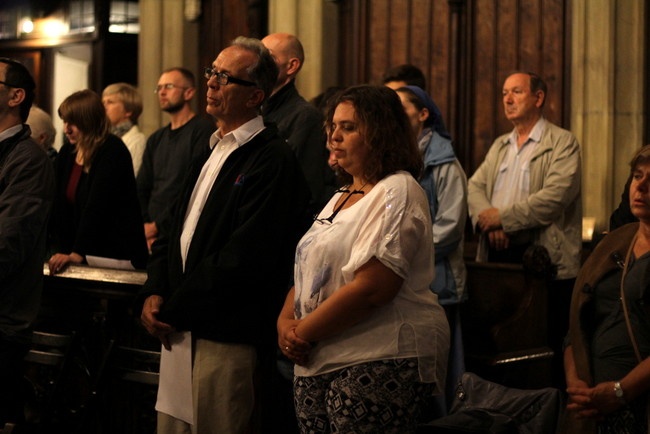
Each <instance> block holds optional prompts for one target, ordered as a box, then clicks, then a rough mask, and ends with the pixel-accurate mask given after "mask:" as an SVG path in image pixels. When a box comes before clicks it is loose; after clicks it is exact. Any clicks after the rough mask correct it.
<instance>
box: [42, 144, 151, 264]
mask: <svg viewBox="0 0 650 434" xmlns="http://www.w3.org/2000/svg"><path fill="white" fill-rule="evenodd" d="M73 150H74V147H73V146H72V145H70V144H65V145H63V146H62V147H61V150H60V152H59V155H58V157H57V164H56V200H55V202H54V210H53V214H52V222H51V223H52V224H51V243H52V250H53V251H54V252H58V253H66V254H68V253H70V252H76V253H78V254H80V255H82V256H86V255H94V256H102V257H106V258H113V259H127V260H130V261H131V263H132V264H133V265H134V266H135V267H136V268H144V267H145V266H146V261H147V256H148V253H147V244H146V240H145V237H144V226H143V221H142V215H141V213H140V204H139V202H138V196H137V191H136V186H135V177H134V175H133V163H132V162H131V155H130V154H129V151H128V149H127V148H126V146H125V145H124V143H123V142H122V140H120V139H119V138H117V137H116V136H114V135H112V134H111V135H109V136H108V138H107V139H106V141H105V142H104V143H103V144H102V145H101V146H100V147H99V149H98V150H97V152H96V154H95V157H94V159H93V162H92V165H91V167H90V170H89V171H88V173H85V172H84V173H82V174H81V178H80V179H79V184H78V186H77V191H76V196H75V203H74V204H72V203H70V202H68V200H67V199H66V194H65V193H66V188H67V185H68V181H69V179H70V172H71V171H72V167H73V164H74V160H75V153H74V152H73Z"/></svg>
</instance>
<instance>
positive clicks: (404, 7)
mask: <svg viewBox="0 0 650 434" xmlns="http://www.w3.org/2000/svg"><path fill="white" fill-rule="evenodd" d="M387 12H388V32H389V33H388V34H387V35H386V36H387V43H388V50H389V51H388V64H385V63H383V64H382V67H380V68H379V69H378V70H377V73H378V74H379V76H381V74H382V73H383V72H384V70H385V69H386V68H387V67H391V66H393V65H401V64H403V63H406V62H407V60H408V59H409V58H410V56H411V50H412V49H413V48H414V47H412V46H411V42H412V41H411V34H410V31H409V28H410V27H411V24H412V22H411V21H410V20H411V18H412V17H411V1H410V0H390V1H389V2H388V9H387Z"/></svg>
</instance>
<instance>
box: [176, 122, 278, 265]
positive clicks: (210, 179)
mask: <svg viewBox="0 0 650 434" xmlns="http://www.w3.org/2000/svg"><path fill="white" fill-rule="evenodd" d="M264 128H265V127H264V120H263V118H262V116H257V117H255V118H253V119H251V120H250V121H248V122H246V123H245V124H244V125H242V126H240V127H239V128H237V129H236V130H233V131H231V132H229V133H228V134H226V135H225V136H224V137H223V138H222V137H221V130H220V129H219V130H217V131H215V132H214V133H213V134H212V136H211V137H210V148H211V149H212V152H211V153H210V157H209V158H208V160H207V161H206V162H205V164H204V165H203V168H202V169H201V174H200V175H199V178H198V179H197V180H196V184H194V190H193V191H192V196H191V197H190V202H189V204H188V205H187V212H186V214H185V222H184V223H183V232H182V233H181V239H180V243H181V258H182V260H183V270H185V261H186V260H187V253H188V252H189V250H190V244H191V243H192V237H193V236H194V231H195V230H196V224H197V223H198V221H199V218H200V217H201V212H202V211H203V207H204V206H205V202H206V200H207V199H208V195H209V194H210V190H211V189H212V185H213V184H214V181H215V180H216V179H217V176H218V175H219V171H220V170H221V168H222V167H223V163H224V162H225V161H226V159H227V158H228V156H229V155H230V154H231V153H233V152H234V151H235V149H237V148H239V147H240V146H243V145H245V144H246V143H248V142H249V141H251V140H252V139H253V137H255V136H256V135H257V134H259V133H260V132H261V131H262V130H264Z"/></svg>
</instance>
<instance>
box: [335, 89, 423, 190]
mask: <svg viewBox="0 0 650 434" xmlns="http://www.w3.org/2000/svg"><path fill="white" fill-rule="evenodd" d="M345 102H348V103H350V104H352V106H353V107H354V111H355V118H356V120H357V122H358V123H359V131H360V133H361V135H362V137H363V138H364V140H365V143H366V144H367V145H368V146H369V147H370V152H369V153H368V161H366V164H365V168H364V172H365V173H364V175H365V178H366V179H367V180H368V181H370V182H372V183H376V182H378V181H379V180H381V179H383V178H385V177H386V176H388V175H390V174H392V173H395V172H397V171H398V170H404V171H407V172H409V173H410V174H411V175H413V177H414V178H416V179H418V178H419V177H420V174H421V172H422V169H423V162H422V156H421V155H420V151H419V150H418V145H417V141H416V138H415V133H414V132H413V128H412V127H411V125H410V124H409V121H408V118H407V116H406V112H405V111H404V108H403V107H402V103H401V101H400V99H399V97H398V96H397V93H396V92H395V91H394V90H392V89H390V88H388V87H385V86H371V85H360V86H353V87H349V88H347V89H345V90H343V91H341V92H339V93H337V94H336V95H335V96H334V97H333V98H332V100H331V101H330V103H329V104H328V108H327V116H326V120H325V128H326V131H327V136H328V140H331V135H332V128H331V127H332V119H333V117H334V111H335V110H336V107H337V106H338V105H339V104H341V103H345ZM339 178H340V181H341V182H342V183H343V184H350V183H351V182H352V176H350V175H349V174H348V173H346V172H345V171H341V173H340V174H339Z"/></svg>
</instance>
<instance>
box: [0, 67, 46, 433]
mask: <svg viewBox="0 0 650 434" xmlns="http://www.w3.org/2000/svg"><path fill="white" fill-rule="evenodd" d="M35 87H36V85H35V83H34V79H33V78H32V76H31V75H30V74H29V71H27V69H26V68H25V66H23V65H22V64H21V63H19V62H17V61H15V60H11V59H7V58H0V429H1V428H2V427H3V426H4V425H5V423H6V422H11V423H17V422H20V421H21V420H22V418H23V417H24V415H23V405H22V401H21V399H20V396H21V388H20V387H21V379H22V371H21V369H22V359H23V357H24V355H25V354H26V352H27V350H28V347H29V342H30V339H31V324H32V322H33V321H34V319H35V318H36V314H37V313H38V308H39V306H40V299H41V290H42V285H43V261H44V259H45V258H44V256H45V248H46V235H47V220H48V217H49V212H50V208H51V205H52V201H53V197H54V189H53V186H54V175H53V173H52V164H51V163H50V161H49V159H48V157H47V154H46V153H45V151H44V150H43V148H41V147H40V145H38V144H37V143H36V142H35V141H34V140H32V139H31V137H30V136H31V130H30V128H29V126H28V125H26V124H25V121H26V120H27V117H28V115H29V109H30V107H31V106H32V102H33V101H34V88H35Z"/></svg>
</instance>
